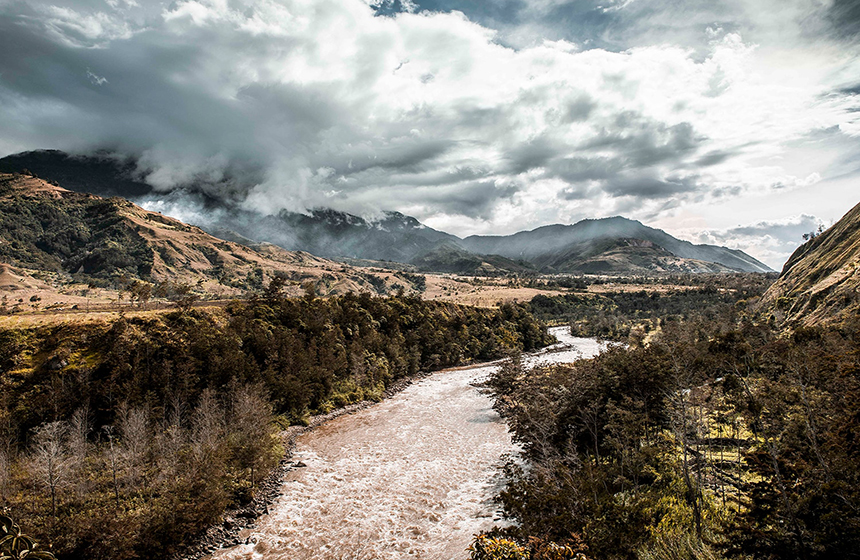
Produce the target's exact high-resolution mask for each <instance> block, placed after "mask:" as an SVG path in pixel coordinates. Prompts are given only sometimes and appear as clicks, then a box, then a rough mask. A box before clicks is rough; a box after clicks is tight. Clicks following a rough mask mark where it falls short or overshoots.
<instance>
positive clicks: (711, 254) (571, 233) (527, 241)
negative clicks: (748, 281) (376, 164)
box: [462, 216, 772, 272]
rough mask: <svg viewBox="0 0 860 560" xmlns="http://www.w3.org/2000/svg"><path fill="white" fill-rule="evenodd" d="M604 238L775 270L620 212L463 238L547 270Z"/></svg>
mask: <svg viewBox="0 0 860 560" xmlns="http://www.w3.org/2000/svg"><path fill="white" fill-rule="evenodd" d="M601 239H638V240H642V241H648V242H650V243H652V244H654V245H656V246H658V247H661V248H663V249H665V250H666V251H668V252H669V253H670V254H672V255H674V256H675V257H679V258H682V259H694V260H697V261H704V262H710V263H717V264H719V265H723V266H724V267H726V268H727V269H731V270H735V271H741V272H772V271H771V269H770V268H769V267H768V266H767V265H765V264H764V263H761V262H759V261H757V260H756V259H754V258H753V257H751V256H749V255H747V254H746V253H744V252H743V251H737V250H733V249H728V248H726V247H717V246H715V245H694V244H692V243H690V242H689V241H681V240H680V239H676V238H674V237H672V236H671V235H669V234H668V233H666V232H665V231H662V230H659V229H654V228H651V227H648V226H645V225H643V224H642V223H640V222H638V221H635V220H628V219H627V218H622V217H620V216H616V217H613V218H603V219H599V220H582V221H580V222H577V223H576V224H573V225H560V224H556V225H551V226H544V227H540V228H537V229H534V230H531V231H521V232H519V233H515V234H513V235H506V236H480V235H473V236H470V237H467V238H466V239H464V240H463V241H462V245H463V247H465V248H466V249H468V250H470V251H473V252H475V253H493V254H498V255H502V256H505V257H508V258H511V259H524V260H527V261H530V262H533V263H535V264H537V265H538V266H540V267H541V268H542V269H545V270H558V271H570V270H571V269H574V270H575V269H576V265H575V264H574V265H573V266H571V263H570V253H571V250H572V249H574V250H575V248H576V247H573V246H577V245H582V244H587V243H588V242H592V241H596V240H601Z"/></svg>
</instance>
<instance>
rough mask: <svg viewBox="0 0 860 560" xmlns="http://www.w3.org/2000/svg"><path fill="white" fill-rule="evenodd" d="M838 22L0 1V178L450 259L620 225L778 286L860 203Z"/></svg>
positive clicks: (640, 12)
mask: <svg viewBox="0 0 860 560" xmlns="http://www.w3.org/2000/svg"><path fill="white" fill-rule="evenodd" d="M858 54H860V3H858V2H857V1H856V0H755V1H752V0H574V1H566V0H481V1H475V0H260V1H255V2H251V1H246V0H235V1H234V0H197V1H184V0H176V1H173V2H149V1H146V0H137V1H135V0H68V1H64V2H52V1H50V0H0V155H6V154H10V153H15V152H19V151H23V150H29V149H38V148H56V149H62V150H66V151H71V152H75V153H87V152H89V151H92V150H95V149H110V150H115V151H118V152H120V153H126V154H130V155H133V156H135V157H136V158H139V164H138V170H139V173H140V176H141V177H143V178H145V179H146V181H148V182H149V183H150V184H152V185H153V186H154V187H156V188H157V189H160V190H164V191H168V190H171V189H174V188H176V187H181V186H187V185H189V184H197V185H200V184H203V185H205V188H206V189H207V190H208V191H209V192H212V193H217V194H219V195H222V196H225V197H230V198H231V199H233V200H236V201H241V202H242V203H243V204H245V205H246V206H247V207H249V208H255V209H259V210H262V211H264V212H275V211H277V210H279V209H281V208H286V209H291V210H302V209H305V208H311V207H318V206H327V207H334V208H337V209H340V210H346V211H351V212H355V213H359V214H363V215H372V214H374V213H377V212H379V211H380V210H399V211H401V212H403V213H406V214H410V215H413V216H415V217H417V218H418V219H420V220H422V221H423V222H425V223H427V224H428V225H430V226H432V227H436V228H438V229H442V230H445V231H448V232H451V233H455V234H458V235H461V236H462V235H469V234H472V233H499V234H506V233H512V232H514V231H518V230H521V229H530V228H534V227H537V226H540V225H544V224H547V223H557V222H561V223H573V222H575V221H577V220H580V219H582V218H589V217H595V218H596V217H605V216H612V215H623V216H627V217H630V218H634V219H639V220H641V221H643V222H644V223H646V224H648V225H652V226H655V227H660V228H663V229H665V230H667V231H668V232H670V233H672V234H674V235H676V236H678V237H682V238H686V239H690V240H692V241H697V242H711V243H718V244H725V245H728V246H731V247H735V248H741V249H743V250H745V251H747V252H749V253H750V254H752V255H754V256H756V257H758V258H759V259H761V260H763V261H764V262H766V263H768V264H770V265H771V266H772V267H774V268H777V269H778V268H779V267H781V266H782V263H783V262H784V260H785V259H786V258H787V256H788V254H789V253H790V252H791V251H792V250H793V249H794V248H795V247H796V246H797V245H798V244H799V243H800V242H801V236H802V234H803V233H804V232H808V231H810V230H812V229H814V228H815V227H816V226H817V225H818V224H819V223H824V224H825V225H829V224H830V223H832V222H833V221H835V220H837V219H838V218H839V217H841V216H842V215H843V214H844V213H845V212H847V211H848V210H849V209H850V208H851V207H852V206H854V205H855V204H857V203H858V202H860V180H858V179H860V58H858Z"/></svg>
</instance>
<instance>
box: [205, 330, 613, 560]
mask: <svg viewBox="0 0 860 560" xmlns="http://www.w3.org/2000/svg"><path fill="white" fill-rule="evenodd" d="M565 330H566V329H564V328H557V329H552V330H551V332H552V333H553V334H554V335H555V336H556V337H557V338H558V339H559V340H560V341H561V343H562V344H561V345H556V346H555V347H551V348H550V349H549V350H550V351H544V352H541V353H538V354H534V355H531V356H529V357H528V359H527V363H529V364H535V363H538V362H547V363H563V362H570V361H573V360H575V359H576V358H577V357H590V356H592V355H594V354H596V353H597V352H598V351H599V348H600V347H599V345H598V344H597V342H596V341H595V340H593V339H584V338H574V337H571V336H570V335H569V334H567V333H566V332H565ZM562 345H567V346H569V348H567V349H564V350H561V351H558V350H559V347H560V346H562ZM552 350H556V351H552ZM495 367H497V366H493V365H490V366H477V367H474V368H468V369H459V370H449V371H442V372H439V373H436V374H434V375H432V376H430V377H427V378H426V379H424V380H422V381H420V382H417V383H415V384H413V385H411V386H409V387H407V388H406V389H404V390H403V391H402V392H400V393H398V394H396V395H394V396H393V397H391V398H389V399H386V400H385V401H383V402H381V403H379V404H376V405H374V406H372V407H370V408H367V409H364V410H361V411H358V412H356V413H354V414H350V415H346V416H341V417H338V418H335V419H333V420H331V421H330V422H327V423H326V424H324V425H322V426H320V427H318V428H316V429H314V430H312V431H310V432H308V433H306V434H304V435H302V436H301V437H300V438H299V440H298V442H297V446H296V451H295V453H294V459H295V460H298V461H301V462H303V463H304V464H305V465H306V466H305V467H303V468H299V469H295V470H292V471H290V472H289V473H288V474H287V475H286V478H285V481H284V485H283V488H282V491H283V494H282V495H281V496H280V497H279V498H278V499H277V500H276V501H275V503H274V504H273V505H272V506H271V507H270V513H269V514H268V515H265V516H263V517H261V518H260V519H259V520H258V522H257V525H256V527H255V528H254V530H253V531H252V532H250V534H249V535H248V536H250V542H249V544H245V545H239V546H235V547H232V548H229V549H223V550H220V551H218V552H216V553H215V554H213V555H212V556H210V557H209V558H210V559H212V560H240V559H241V560H251V559H254V560H257V559H260V560H288V559H289V560H303V559H315V560H375V559H380V560H382V559H386V560H388V559H391V560H394V559H398V560H399V559H404V558H416V559H419V558H420V559H424V560H456V559H460V558H466V557H467V553H466V552H465V549H466V547H467V546H468V545H469V544H470V543H471V541H472V539H473V536H474V535H475V534H476V533H478V532H480V531H482V530H486V529H489V528H491V527H492V526H493V524H494V523H496V522H497V521H498V520H497V511H496V509H497V508H496V506H495V504H494V503H493V501H492V496H493V495H494V494H495V493H496V491H497V490H498V489H499V485H500V484H501V482H502V481H501V480H500V478H499V466H501V464H502V462H503V460H504V459H503V456H504V455H505V454H506V453H510V452H512V451H514V450H515V447H514V445H513V444H512V442H511V437H510V434H509V433H508V430H507V427H506V425H505V423H504V422H503V421H502V420H501V419H500V418H499V415H498V414H497V413H496V412H495V411H494V410H493V409H492V402H491V400H490V398H489V397H488V396H487V395H485V394H482V393H481V392H480V391H479V390H478V389H476V388H475V387H474V386H473V383H475V382H478V381H481V380H482V379H484V378H485V377H486V376H487V375H488V374H489V373H490V372H491V371H492V370H493V368H495Z"/></svg>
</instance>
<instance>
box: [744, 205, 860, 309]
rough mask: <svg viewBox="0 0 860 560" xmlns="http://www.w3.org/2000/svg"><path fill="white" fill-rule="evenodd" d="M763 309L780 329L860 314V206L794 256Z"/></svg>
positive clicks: (766, 295) (763, 297) (771, 288)
mask: <svg viewBox="0 0 860 560" xmlns="http://www.w3.org/2000/svg"><path fill="white" fill-rule="evenodd" d="M759 310H760V311H761V312H762V313H763V314H767V315H769V316H772V317H773V319H774V320H775V321H776V322H777V323H779V324H804V325H813V324H824V323H834V322H840V321H842V320H844V319H846V318H848V317H850V316H856V315H857V313H858V312H860V204H858V205H857V206H855V207H854V208H852V209H851V210H850V211H849V212H848V213H847V214H845V216H843V217H842V219H840V220H839V221H838V222H836V224H834V225H833V226H832V227H831V228H829V229H828V230H826V231H824V232H823V233H821V234H820V235H818V236H817V237H815V238H814V239H811V240H810V241H808V242H806V243H805V244H804V245H802V246H801V247H799V248H798V249H797V250H796V251H795V252H794V254H792V255H791V258H789V259H788V261H787V262H786V263H785V267H784V268H783V270H782V273H781V274H780V277H779V279H778V280H777V281H776V282H775V283H774V284H773V285H772V286H771V287H770V289H768V291H767V292H765V294H764V296H762V301H761V303H760V305H759Z"/></svg>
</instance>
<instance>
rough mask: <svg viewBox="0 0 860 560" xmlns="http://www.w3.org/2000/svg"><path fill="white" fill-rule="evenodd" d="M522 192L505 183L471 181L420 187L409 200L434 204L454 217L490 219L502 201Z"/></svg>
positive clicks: (412, 191) (410, 195)
mask: <svg viewBox="0 0 860 560" xmlns="http://www.w3.org/2000/svg"><path fill="white" fill-rule="evenodd" d="M519 191H520V187H519V186H518V185H515V184H510V183H509V184H503V183H500V182H497V181H494V180H481V181H471V182H466V183H459V184H456V185H448V186H443V187H441V188H438V187H416V188H413V189H411V190H410V192H409V193H408V194H407V195H406V196H407V198H409V199H412V200H414V201H415V202H420V203H422V204H432V205H433V207H434V208H441V209H442V210H443V211H444V212H446V213H448V214H452V215H461V216H467V217H470V218H478V219H488V218H490V217H492V215H493V209H494V206H495V205H496V203H497V202H498V201H499V200H503V199H510V198H511V197H512V196H514V195H515V194H516V193H518V192H519Z"/></svg>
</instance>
